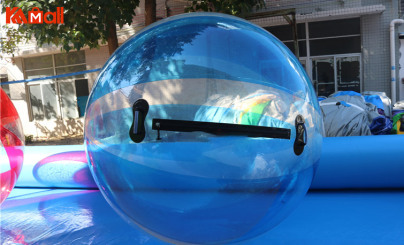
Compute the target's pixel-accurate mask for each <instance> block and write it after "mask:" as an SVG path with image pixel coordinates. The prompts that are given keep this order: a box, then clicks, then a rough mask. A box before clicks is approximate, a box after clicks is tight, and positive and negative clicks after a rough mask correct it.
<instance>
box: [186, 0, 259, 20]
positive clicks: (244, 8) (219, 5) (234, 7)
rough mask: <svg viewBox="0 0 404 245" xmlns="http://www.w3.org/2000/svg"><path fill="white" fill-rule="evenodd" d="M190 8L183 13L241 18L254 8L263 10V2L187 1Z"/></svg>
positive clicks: (241, 0)
mask: <svg viewBox="0 0 404 245" xmlns="http://www.w3.org/2000/svg"><path fill="white" fill-rule="evenodd" d="M188 1H189V2H192V3H191V6H189V7H187V8H185V12H198V11H204V12H220V13H224V14H231V15H236V16H240V17H243V16H245V15H246V14H248V13H251V12H252V11H253V10H254V8H255V10H259V9H262V8H265V1H264V0H201V1H195V0H188Z"/></svg>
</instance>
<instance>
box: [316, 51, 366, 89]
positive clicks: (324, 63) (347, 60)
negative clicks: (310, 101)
mask: <svg viewBox="0 0 404 245" xmlns="http://www.w3.org/2000/svg"><path fill="white" fill-rule="evenodd" d="M312 61H313V74H312V77H313V83H314V88H315V89H316V91H317V94H318V96H329V95H330V94H332V93H334V92H336V91H348V90H349V91H355V92H360V55H352V56H332V57H321V58H313V59H312Z"/></svg>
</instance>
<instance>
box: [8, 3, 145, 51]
mask: <svg viewBox="0 0 404 245" xmlns="http://www.w3.org/2000/svg"><path fill="white" fill-rule="evenodd" d="M139 1H140V0H109V1H106V0H38V1H29V0H23V1H14V0H4V1H3V8H2V12H3V13H4V12H5V11H6V7H19V8H21V9H22V11H23V12H24V13H25V14H27V13H28V11H30V10H31V9H32V8H33V7H38V8H39V9H40V10H42V11H44V12H48V11H49V12H55V11H56V9H57V7H64V23H63V24H21V25H19V27H18V28H17V30H18V32H19V33H21V34H22V35H24V38H25V39H27V40H30V39H31V38H32V37H35V39H36V41H37V43H38V45H39V46H43V45H44V44H51V43H52V44H55V45H57V46H61V48H62V49H63V50H66V51H69V50H71V49H77V50H80V49H81V48H83V47H84V46H86V45H87V46H88V47H90V48H97V47H99V45H100V42H101V43H102V44H105V43H108V48H109V53H110V54H112V53H113V52H114V51H115V49H116V48H117V47H118V38H117V34H116V25H118V26H119V27H121V28H122V27H123V25H125V24H129V25H130V24H131V23H132V19H133V16H135V9H136V7H138V6H139Z"/></svg>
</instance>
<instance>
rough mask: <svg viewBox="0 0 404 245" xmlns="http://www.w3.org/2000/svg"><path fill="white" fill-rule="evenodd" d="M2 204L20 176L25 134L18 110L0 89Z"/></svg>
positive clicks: (0, 186)
mask: <svg viewBox="0 0 404 245" xmlns="http://www.w3.org/2000/svg"><path fill="white" fill-rule="evenodd" d="M0 106H1V107H0V108H1V111H0V141H1V144H0V152H1V155H0V188H1V189H0V204H1V203H2V202H3V201H4V200H5V199H6V198H7V196H8V195H9V194H10V192H11V190H12V189H13V188H14V185H15V183H16V181H17V179H18V176H19V175H20V172H21V168H22V163H23V156H24V134H23V131H22V125H21V121H20V117H19V116H18V113H17V110H16V109H15V107H14V105H13V103H12V102H11V100H10V98H8V96H7V94H6V93H5V92H4V90H3V89H1V88H0Z"/></svg>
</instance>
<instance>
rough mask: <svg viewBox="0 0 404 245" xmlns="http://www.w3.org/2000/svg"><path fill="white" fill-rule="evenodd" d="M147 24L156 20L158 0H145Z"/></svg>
mask: <svg viewBox="0 0 404 245" xmlns="http://www.w3.org/2000/svg"><path fill="white" fill-rule="evenodd" d="M144 10H145V25H146V26H148V25H150V24H152V23H154V22H156V19H157V18H156V0H145V7H144Z"/></svg>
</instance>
